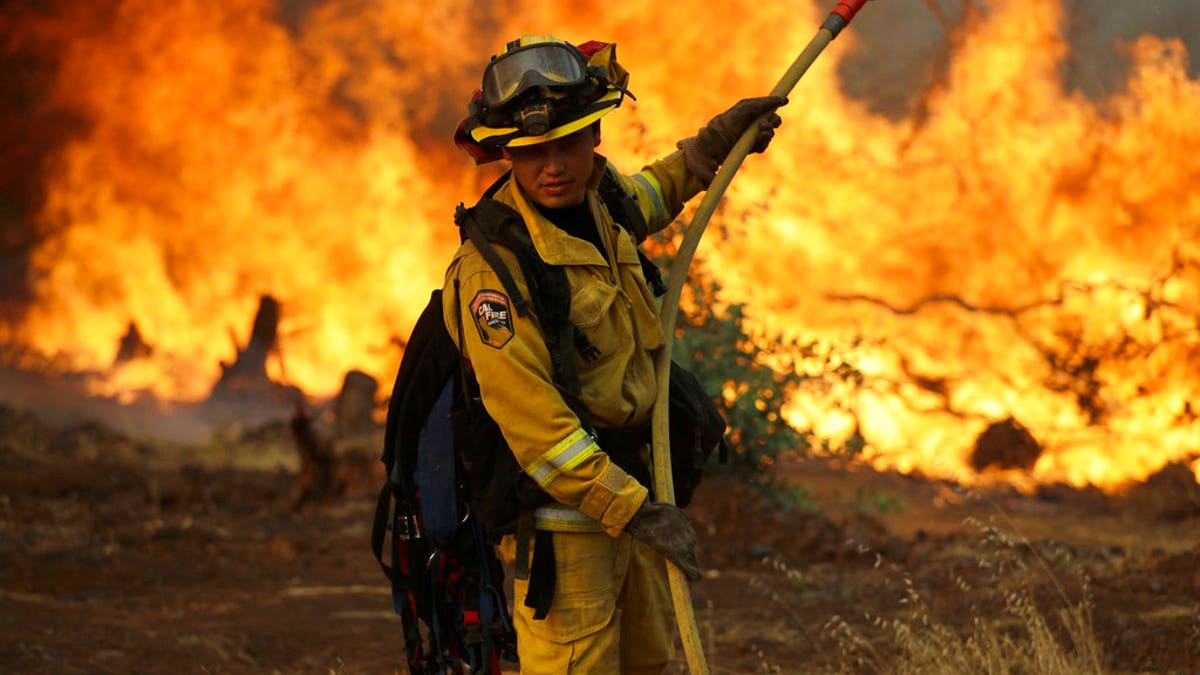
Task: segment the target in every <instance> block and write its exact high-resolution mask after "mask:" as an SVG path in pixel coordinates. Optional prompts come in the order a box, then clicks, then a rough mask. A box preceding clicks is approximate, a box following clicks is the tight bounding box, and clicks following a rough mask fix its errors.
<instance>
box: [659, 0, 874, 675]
mask: <svg viewBox="0 0 1200 675" xmlns="http://www.w3.org/2000/svg"><path fill="white" fill-rule="evenodd" d="M866 3H867V0H841V2H839V3H838V5H837V7H835V8H834V9H833V11H832V12H830V14H829V16H828V18H826V19H825V22H824V23H822V24H821V28H820V30H818V31H817V34H816V36H814V37H813V39H812V40H811V41H809V43H808V46H806V47H805V48H804V51H803V52H801V53H800V56H798V57H796V60H795V61H794V62H792V65H791V67H790V68H788V70H787V72H786V73H784V75H783V78H782V79H780V80H779V82H778V83H777V84H776V85H775V88H774V89H772V90H771V95H772V96H787V95H788V93H789V92H790V91H791V90H792V89H793V88H794V87H795V86H796V83H797V82H799V81H800V78H801V77H802V76H803V75H804V73H805V72H806V71H807V70H808V67H809V66H811V65H812V63H813V61H815V60H816V59H817V56H818V55H820V53H821V52H822V51H823V50H824V49H825V47H826V46H827V45H828V44H829V43H830V42H832V41H833V39H834V38H835V37H837V35H838V33H840V32H841V30H842V29H843V28H845V27H846V26H847V25H849V23H850V21H851V20H852V19H853V18H854V15H855V14H857V13H858V10H860V9H862V6H863V5H865V4H866ZM757 135H758V125H757V124H752V125H750V127H749V128H748V129H747V130H746V132H745V133H743V134H742V137H741V138H740V139H738V142H737V143H736V144H735V145H734V146H733V149H732V150H730V152H729V156H728V157H726V158H725V162H724V163H723V164H722V165H721V169H720V170H719V171H718V172H717V175H716V177H714V178H713V181H712V184H711V185H709V186H708V191H707V192H706V193H705V194H704V198H703V199H702V200H701V201H700V206H699V207H697V209H696V215H695V216H694V217H693V218H692V222H691V224H690V225H689V226H688V229H687V233H686V234H684V237H683V241H682V243H680V245H679V251H678V253H676V255H675V259H674V261H673V262H672V263H671V269H670V276H669V279H670V281H669V283H668V287H667V293H666V295H664V296H663V298H662V308H661V312H660V317H659V320H660V322H661V324H662V331H663V335H664V336H665V338H666V343H665V344H664V345H663V348H662V349H661V350H659V352H658V354H657V355H656V357H655V362H654V367H655V374H656V376H657V378H658V379H657V381H658V399H657V400H656V402H655V405H654V416H653V418H652V420H651V429H652V432H653V443H654V446H653V447H654V494H655V497H656V498H657V499H658V501H661V502H667V503H669V504H674V503H675V486H674V483H673V481H672V479H671V451H670V448H669V446H668V438H669V435H668V420H667V407H668V405H667V399H668V392H669V390H670V387H669V384H670V376H671V347H672V345H673V344H674V340H675V321H676V318H677V317H678V314H679V298H680V295H681V294H682V293H683V284H684V281H685V280H686V279H687V270H688V267H689V266H690V265H691V263H692V257H693V256H695V254H696V247H697V246H698V245H699V243H700V236H701V235H702V234H704V228H705V227H707V226H708V220H709V218H711V217H712V214H713V212H714V211H716V209H717V203H718V202H720V201H721V197H722V196H723V195H724V194H725V190H726V188H728V187H729V183H730V182H731V181H732V180H733V174H734V173H736V172H737V170H738V167H740V166H741V165H742V162H743V161H744V160H745V159H746V156H747V155H749V154H750V149H751V147H753V145H754V139H755V137H756V136H757ZM667 573H668V576H669V580H670V584H671V597H672V599H673V600H674V602H675V620H676V621H677V622H678V623H679V631H680V633H681V634H682V638H683V649H684V652H685V653H686V655H687V663H688V669H689V670H690V671H691V672H692V673H694V674H701V673H702V674H704V675H708V672H709V670H708V662H707V661H705V659H704V650H703V648H702V647H701V645H700V631H699V630H698V628H697V626H696V613H695V611H694V610H693V609H692V596H691V593H690V592H689V590H688V586H687V578H686V577H685V576H684V575H683V572H682V571H680V569H679V568H678V567H676V566H674V565H672V564H668V565H667Z"/></svg>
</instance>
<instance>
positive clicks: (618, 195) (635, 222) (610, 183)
mask: <svg viewBox="0 0 1200 675" xmlns="http://www.w3.org/2000/svg"><path fill="white" fill-rule="evenodd" d="M597 192H599V193H600V198H601V199H603V200H604V205H605V206H606V207H608V214H609V215H610V216H612V217H613V220H615V221H617V224H618V225H620V226H621V227H623V228H625V231H626V232H628V233H629V234H630V235H631V236H632V237H633V243H635V244H639V245H640V244H641V243H642V242H643V241H645V240H646V237H647V236H649V234H650V224H649V223H647V222H646V216H645V215H643V214H642V210H641V209H640V208H638V205H637V200H636V199H634V197H633V195H631V194H629V193H628V192H626V191H625V188H623V187H621V182H620V181H619V180H617V176H616V174H615V173H614V172H613V170H612V168H611V167H606V168H605V170H604V176H603V177H602V178H601V179H600V186H599V188H597Z"/></svg>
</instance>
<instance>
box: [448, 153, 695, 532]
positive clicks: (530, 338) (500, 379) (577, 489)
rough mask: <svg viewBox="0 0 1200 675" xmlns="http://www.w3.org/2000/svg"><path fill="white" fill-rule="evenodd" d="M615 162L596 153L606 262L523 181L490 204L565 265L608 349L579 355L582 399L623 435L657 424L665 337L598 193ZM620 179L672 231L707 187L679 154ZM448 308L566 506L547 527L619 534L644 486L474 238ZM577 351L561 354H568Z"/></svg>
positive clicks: (510, 262)
mask: <svg viewBox="0 0 1200 675" xmlns="http://www.w3.org/2000/svg"><path fill="white" fill-rule="evenodd" d="M607 165H608V160H606V159H605V158H604V157H602V156H600V155H596V160H595V167H594V169H593V171H592V175H591V178H590V179H589V183H588V191H587V202H588V205H589V206H590V208H591V212H592V216H593V218H594V219H595V222H596V226H597V227H598V229H599V231H600V239H601V241H602V242H603V244H604V248H605V253H604V254H603V255H602V254H601V253H600V252H599V251H597V249H596V247H595V246H593V245H592V244H591V243H589V242H587V241H585V240H583V239H578V238H576V237H573V236H571V235H569V234H567V233H566V232H564V231H562V230H561V229H559V228H558V227H556V226H554V225H553V224H552V223H551V222H550V221H549V220H547V219H546V218H545V217H543V216H542V215H541V213H539V212H538V210H537V208H535V207H534V205H533V204H531V203H530V202H529V201H528V200H527V199H526V198H525V196H524V195H523V194H522V193H521V191H520V189H519V188H518V186H517V183H516V181H515V180H513V179H511V178H510V179H509V180H508V181H507V182H506V183H505V184H504V185H503V186H501V188H500V189H499V191H498V192H496V194H495V195H494V197H493V198H494V199H496V200H497V201H499V202H501V203H503V204H506V205H508V206H510V207H512V208H513V209H515V210H516V211H517V212H518V213H520V214H521V216H522V218H524V220H525V225H526V227H527V228H528V230H529V235H530V237H531V238H532V240H533V244H534V247H535V249H536V250H537V252H538V254H539V255H540V256H541V258H542V260H544V261H545V262H546V263H548V264H550V265H561V266H563V267H564V268H565V269H566V273H567V280H568V283H569V284H570V287H571V313H570V319H571V322H572V323H574V324H575V325H576V326H579V327H580V328H581V329H583V331H584V332H585V333H586V334H587V336H588V338H589V339H590V340H591V341H592V343H593V344H595V346H596V347H597V348H599V350H600V354H599V356H598V357H597V358H596V359H594V360H591V361H585V360H584V359H582V358H578V356H577V355H575V354H573V353H572V354H570V356H572V357H575V358H576V362H577V363H578V368H579V382H580V385H581V386H582V389H583V393H582V403H583V404H584V405H585V406H586V407H587V409H588V411H589V412H590V413H591V415H592V422H593V424H594V425H595V426H596V427H601V428H603V427H611V428H621V427H629V426H633V425H636V424H640V423H643V422H645V421H647V420H648V419H649V417H650V414H651V408H652V407H653V405H654V401H655V399H656V396H657V390H656V385H655V374H654V364H653V358H652V353H653V352H654V350H656V349H658V348H660V347H662V345H663V335H662V332H661V330H660V328H659V323H658V309H657V305H656V304H655V302H654V297H653V295H652V293H651V292H650V290H649V288H648V287H647V284H646V279H645V277H644V276H643V274H642V269H641V265H640V264H639V262H638V257H637V252H636V249H635V245H634V242H633V240H632V239H631V237H630V235H629V234H628V233H627V232H626V231H625V230H624V229H623V228H621V227H620V226H619V225H617V224H616V223H615V222H614V221H613V218H612V217H611V216H610V215H609V213H608V210H607V209H606V207H605V205H604V201H603V199H602V198H601V197H600V195H599V194H598V193H597V191H596V188H597V186H598V185H599V183H600V178H601V177H602V176H603V173H604V171H605V170H606V167H607ZM616 175H617V177H618V179H619V180H620V182H621V184H622V186H623V187H624V188H625V190H626V191H627V192H629V193H630V194H632V195H634V197H635V198H636V200H637V203H638V206H639V207H640V208H641V210H642V213H643V214H644V215H645V216H646V221H647V223H648V224H649V226H650V231H651V232H657V231H659V230H662V229H663V228H665V227H667V226H668V225H669V224H670V223H671V222H672V221H673V220H674V219H675V216H677V215H678V214H679V212H680V211H681V210H682V209H683V204H684V202H686V201H687V200H688V199H690V198H691V197H692V196H694V195H695V194H696V193H697V192H699V191H700V190H701V189H702V186H701V185H700V183H699V181H698V180H697V179H696V178H695V177H694V176H693V175H692V173H691V172H690V171H688V170H687V168H686V166H685V165H684V161H683V155H682V153H681V152H675V153H672V154H670V155H668V156H667V157H664V158H663V159H660V160H658V161H655V162H652V163H651V164H649V165H647V166H646V167H645V168H643V169H642V171H640V172H639V173H636V174H632V175H622V174H620V173H617V174H616ZM497 251H498V252H499V254H500V257H501V258H502V259H503V260H504V262H505V264H506V266H507V267H508V269H509V271H510V272H511V273H512V275H513V277H514V278H515V280H516V282H517V285H518V287H519V288H520V290H521V292H522V294H523V295H524V296H525V297H529V292H528V287H527V285H526V283H525V279H524V277H523V275H522V274H521V268H520V266H519V265H518V263H517V260H516V257H515V256H514V255H513V254H512V253H510V252H509V251H507V250H505V249H503V248H500V247H497ZM442 302H443V310H444V314H445V320H446V328H447V330H448V331H449V333H450V335H451V336H452V337H453V339H454V340H455V342H456V343H459V344H458V347H459V349H460V350H461V351H462V353H463V355H464V356H465V357H466V358H467V359H469V360H470V362H471V364H472V366H473V368H474V371H475V376H476V378H477V380H478V382H479V388H480V393H481V396H482V399H483V404H484V406H485V407H486V408H487V411H488V413H489V414H490V415H491V416H492V417H493V418H494V419H495V420H496V423H497V424H498V425H499V427H500V430H501V432H502V433H503V434H504V438H505V440H506V441H507V442H508V445H509V447H510V448H511V449H512V452H513V454H514V455H515V456H516V458H517V462H518V463H519V464H520V465H521V467H522V468H523V469H524V470H525V472H526V473H528V474H529V475H530V476H531V477H532V478H533V479H534V480H535V481H536V482H537V483H538V484H539V485H540V486H541V487H542V488H543V489H544V490H546V492H548V493H549V494H550V495H551V496H552V497H554V499H555V500H557V502H558V504H553V505H551V506H549V507H542V508H540V509H538V512H537V525H538V527H539V528H541V529H550V530H560V531H581V532H587V531H600V530H603V531H605V532H607V533H608V534H610V535H612V536H616V535H617V534H619V533H620V532H621V530H622V529H623V528H624V527H625V524H626V523H627V522H628V521H629V519H630V518H631V517H632V516H633V514H634V512H635V511H637V509H638V507H639V506H641V504H642V502H643V501H644V500H645V498H646V494H647V488H646V486H643V485H641V484H639V483H638V482H637V480H635V479H634V478H632V477H631V476H629V475H628V474H626V472H625V471H624V470H623V469H621V468H620V467H619V466H617V465H616V463H614V462H612V461H611V460H610V459H609V457H608V456H607V455H606V454H605V453H604V449H603V448H601V447H599V446H598V445H597V444H596V442H595V440H594V439H593V438H592V437H591V436H590V435H589V434H588V433H587V432H586V431H584V429H583V428H582V426H581V424H580V421H579V419H578V418H577V417H576V415H575V414H574V413H573V412H572V411H571V409H570V408H569V407H568V406H567V404H566V403H565V402H564V401H563V399H562V396H561V395H560V394H559V391H558V389H556V388H555V385H554V370H553V366H552V364H551V361H550V353H549V350H548V349H547V347H546V343H545V337H544V336H543V334H542V332H541V327H540V326H539V324H538V323H537V319H536V317H532V316H525V317H519V316H517V315H516V312H515V311H513V310H514V308H513V306H512V304H511V298H509V297H508V294H507V292H506V291H505V290H504V286H503V285H502V284H501V283H500V279H499V277H498V276H497V275H496V273H495V272H494V271H493V270H492V269H491V267H490V266H489V265H488V264H487V262H486V261H485V260H484V258H483V256H482V255H481V254H480V253H479V251H478V250H477V249H476V248H475V245H474V244H473V243H471V242H470V241H467V242H466V243H464V244H463V245H462V246H461V247H460V248H459V250H458V252H457V253H456V254H455V256H454V259H453V261H452V262H451V264H450V267H449V269H448V270H447V271H446V278H445V286H444V288H443V293H442ZM460 321H461V336H462V339H461V341H460V339H459V336H460ZM569 349H572V346H570V345H566V346H564V352H565V351H566V350H569ZM566 355H567V354H565V353H564V356H566Z"/></svg>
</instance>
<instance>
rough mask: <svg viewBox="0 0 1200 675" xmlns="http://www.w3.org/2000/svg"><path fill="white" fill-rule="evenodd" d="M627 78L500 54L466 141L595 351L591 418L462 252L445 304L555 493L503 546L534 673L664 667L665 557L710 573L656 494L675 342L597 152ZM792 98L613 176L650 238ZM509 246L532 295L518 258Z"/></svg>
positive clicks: (686, 526)
mask: <svg viewBox="0 0 1200 675" xmlns="http://www.w3.org/2000/svg"><path fill="white" fill-rule="evenodd" d="M628 81H629V74H628V72H627V71H626V70H625V69H624V68H623V67H622V66H621V65H620V64H618V63H617V60H616V45H615V44H612V43H600V42H588V43H584V44H581V45H579V46H574V45H572V44H570V43H568V42H565V41H563V40H560V39H557V38H555V37H553V36H549V35H540V36H535V35H526V36H523V37H521V38H520V39H518V40H514V41H512V42H510V43H508V44H507V45H506V47H505V49H504V50H503V51H502V52H501V53H500V54H498V55H496V56H494V57H492V59H491V61H490V62H489V63H488V64H487V66H486V68H485V70H484V73H483V81H482V86H481V87H480V89H479V90H478V91H477V92H475V95H474V96H473V98H472V99H471V102H470V104H469V105H468V113H469V114H468V116H467V118H466V119H465V120H464V121H463V123H462V124H461V125H460V126H459V128H458V131H457V133H456V134H455V138H456V142H457V143H458V145H459V146H460V147H462V148H463V149H464V150H466V151H467V152H468V153H469V154H470V155H471V156H472V157H474V158H475V160H476V161H477V162H479V163H485V162H489V161H493V160H500V159H503V160H506V161H507V162H508V163H509V164H510V165H511V169H512V170H511V173H510V174H509V176H508V178H507V179H506V180H505V181H504V182H503V184H502V185H500V187H499V189H498V190H497V191H496V192H495V193H494V194H493V195H492V198H493V199H495V200H496V201H498V202H500V203H502V204H504V205H506V206H508V207H511V208H512V209H513V210H515V211H516V213H518V214H519V215H520V217H521V219H523V220H524V224H525V226H526V228H527V229H528V232H529V235H530V238H531V239H532V241H533V244H534V247H535V249H536V251H537V254H538V255H539V256H540V257H541V258H542V260H544V261H545V263H547V264H549V265H554V266H562V267H563V268H565V270H566V278H567V282H568V285H569V287H570V314H569V317H570V320H571V323H573V324H574V325H575V326H578V327H579V328H580V329H582V332H583V333H584V335H585V336H586V338H587V341H588V342H590V345H589V349H588V350H587V351H586V353H585V354H583V355H571V354H568V355H567V356H568V357H571V356H574V357H575V361H576V365H577V377H578V383H579V385H580V386H579V401H578V403H582V405H583V406H584V408H585V409H586V411H579V407H578V405H575V406H573V405H571V402H570V401H568V400H566V399H565V397H564V394H563V392H562V388H561V387H559V386H557V385H556V380H555V372H556V371H555V363H554V360H555V358H554V356H553V355H552V353H551V351H550V349H549V348H548V347H547V343H546V339H545V336H543V334H542V330H541V328H542V327H541V326H540V325H539V323H538V321H537V318H536V316H530V315H526V316H520V315H519V314H518V313H517V312H516V311H514V310H515V307H514V306H513V303H514V298H511V297H509V295H508V293H507V292H506V290H505V286H504V285H503V283H502V282H501V280H500V278H499V276H498V275H497V272H496V271H495V270H494V269H493V268H492V266H491V265H489V263H488V262H487V261H486V260H485V259H484V257H483V255H482V254H481V253H480V251H479V250H478V248H477V247H476V246H475V245H474V244H473V243H472V242H470V241H467V242H465V243H464V244H463V245H462V246H461V247H460V249H459V250H458V251H457V253H456V254H455V255H454V258H453V260H452V262H451V264H450V266H449V268H448V270H447V272H446V277H445V286H444V289H443V296H442V297H443V309H444V313H445V317H446V319H445V320H446V327H447V330H448V331H449V332H450V335H451V336H453V337H454V339H455V340H456V342H457V343H458V347H459V349H460V350H461V351H462V353H463V355H464V357H465V358H466V359H467V360H469V362H470V364H471V366H472V368H473V369H474V373H475V376H476V378H477V380H478V383H479V395H480V398H481V399H482V401H483V404H484V406H485V407H486V408H487V411H488V412H489V413H490V415H491V417H492V418H494V419H495V420H496V423H497V424H498V425H499V427H500V430H501V432H502V433H503V435H504V438H505V440H506V441H507V443H508V445H509V447H510V449H511V451H512V452H513V454H514V455H515V456H516V459H517V462H518V464H520V466H521V467H522V468H523V470H524V472H525V473H526V474H527V475H528V476H529V477H531V478H532V479H533V480H534V481H535V482H536V483H537V485H538V486H539V487H540V488H541V489H542V490H544V492H545V493H546V494H548V495H549V498H548V499H547V500H546V503H544V504H542V505H541V506H539V507H537V508H536V510H533V513H532V516H531V518H530V520H532V522H533V527H534V528H535V529H536V538H533V539H532V541H529V539H530V537H529V536H527V535H526V533H523V532H521V531H518V532H517V534H515V535H508V536H505V537H504V538H503V540H502V541H501V543H500V552H501V557H502V558H504V559H505V561H506V563H508V564H510V565H512V566H513V567H512V568H514V569H516V570H517V571H516V574H515V577H516V578H515V579H514V597H513V605H514V620H515V623H516V629H517V635H518V641H517V643H518V654H519V657H520V663H521V672H522V673H527V674H532V673H552V674H554V675H561V674H562V673H660V672H662V670H663V668H664V667H665V666H666V665H667V664H668V663H669V662H670V661H671V660H672V659H673V657H674V653H673V652H674V639H675V625H674V614H673V609H672V601H671V595H670V589H669V585H668V577H667V570H666V566H665V562H664V558H665V559H667V560H670V561H671V562H672V563H673V564H675V565H678V566H679V567H680V569H681V570H682V571H683V572H684V573H685V574H686V575H687V576H688V578H689V579H691V580H693V581H694V580H697V579H699V578H700V569H699V566H698V564H697V561H696V556H695V534H694V531H693V529H692V525H691V524H690V523H689V521H688V519H687V517H686V515H684V512H683V511H682V510H680V509H679V508H677V507H675V506H673V505H670V504H665V503H659V502H655V501H653V499H652V496H651V495H650V494H649V490H648V488H649V487H650V486H652V482H651V480H650V471H649V468H648V459H649V449H648V440H649V421H650V417H651V408H652V406H653V404H654V401H655V399H656V387H655V371H654V365H653V353H654V352H655V350H657V349H659V348H660V347H662V346H663V345H664V339H663V335H662V332H661V329H660V327H659V320H658V312H657V308H656V305H655V302H654V296H653V294H652V292H651V290H650V288H649V287H648V285H647V279H646V274H645V272H644V270H643V267H642V265H641V264H640V263H639V258H638V255H637V251H636V248H635V242H634V241H633V239H632V237H631V236H630V234H629V232H628V231H627V230H626V228H623V227H619V226H618V225H617V224H616V222H615V220H614V215H615V214H612V213H610V210H609V209H608V208H607V207H606V205H605V201H604V199H602V197H601V195H600V194H599V192H598V189H599V186H600V184H601V181H602V178H603V176H604V175H605V172H606V171H608V170H610V167H609V163H608V161H607V160H606V159H605V158H604V157H603V156H602V155H600V154H598V153H597V152H596V148H597V147H598V146H599V145H600V139H601V133H600V119H601V118H602V117H604V116H605V115H608V114H609V113H611V112H612V111H613V110H615V109H616V108H617V107H618V106H619V105H620V104H621V102H622V101H623V100H624V98H625V97H626V96H629V97H631V98H632V94H630V92H629V90H628V89H627V85H628ZM784 103H786V99H784V98H781V97H763V98H754V99H744V100H742V101H740V102H738V103H737V104H736V105H734V106H733V107H732V108H730V109H729V110H728V111H727V112H725V113H723V114H721V115H719V116H717V117H715V118H713V120H712V121H710V122H709V123H708V124H707V125H705V126H704V127H702V128H701V129H700V130H699V131H698V132H697V134H696V135H695V136H692V137H689V138H686V139H683V140H681V141H680V142H679V143H678V149H677V150H676V151H674V152H672V153H671V154H669V155H667V156H666V157H663V158H662V159H659V160H657V161H654V162H652V163H650V164H648V165H647V166H646V167H644V168H643V169H642V170H641V171H639V172H638V173H634V174H628V175H626V174H621V173H619V172H616V171H615V169H612V171H613V173H612V175H613V176H615V177H616V179H617V181H618V182H619V184H620V186H621V188H623V190H624V191H626V192H627V193H629V194H630V195H632V196H633V197H634V199H635V200H636V204H637V208H638V209H640V211H641V214H642V216H644V219H645V222H646V223H647V224H648V225H649V230H650V231H651V232H655V231H658V230H662V229H663V228H665V227H667V226H668V225H669V224H670V223H671V222H672V221H673V220H674V218H675V217H676V216H677V215H678V214H679V213H680V211H681V210H682V209H683V206H684V203H685V202H687V201H688V200H689V199H690V198H691V197H693V196H694V195H696V194H697V193H699V192H700V191H701V190H703V189H704V188H705V187H707V185H708V184H709V182H710V181H711V180H712V179H713V176H714V174H715V172H716V170H717V169H718V168H719V167H720V165H721V162H722V161H723V160H724V159H725V156H726V155H727V154H728V153H729V151H730V150H731V149H732V147H733V144H734V143H735V142H736V141H737V140H738V139H739V138H740V137H741V135H742V134H743V132H744V131H745V130H747V129H749V128H750V126H751V125H753V124H755V123H756V121H758V135H757V142H756V144H755V147H754V150H755V151H756V152H762V151H763V150H764V149H765V148H766V147H767V144H768V143H769V142H770V140H771V138H772V136H773V134H774V130H775V128H776V127H777V126H778V125H779V124H780V118H779V116H778V115H777V114H775V110H776V109H777V108H778V107H779V106H781V105H783V104H784ZM760 119H761V121H759V120H760ZM499 251H500V253H501V254H502V255H501V257H502V258H503V261H504V263H505V264H506V266H507V267H508V269H509V270H512V274H513V275H514V276H515V277H516V278H517V286H518V287H519V288H520V289H522V290H523V291H527V290H528V284H527V280H525V279H523V278H521V273H520V267H519V264H518V261H517V260H516V259H515V257H514V256H513V255H512V254H511V253H509V252H507V251H504V250H499ZM526 297H528V294H526ZM547 535H550V536H547ZM539 561H541V562H539ZM547 568H548V571H546V570H547Z"/></svg>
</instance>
